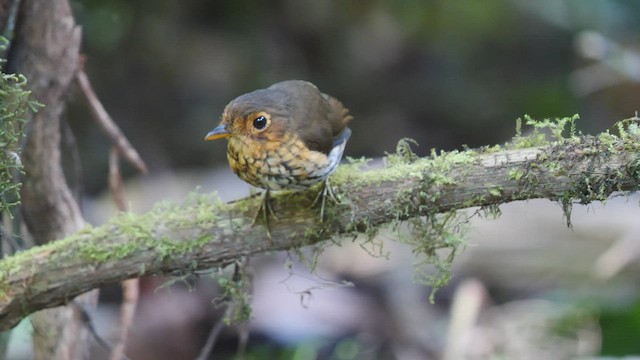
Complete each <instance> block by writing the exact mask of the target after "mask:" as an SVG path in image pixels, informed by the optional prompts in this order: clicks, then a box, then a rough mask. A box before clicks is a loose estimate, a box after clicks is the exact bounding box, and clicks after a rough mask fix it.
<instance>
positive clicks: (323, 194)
mask: <svg viewBox="0 0 640 360" xmlns="http://www.w3.org/2000/svg"><path fill="white" fill-rule="evenodd" d="M327 195H329V197H330V198H331V199H332V200H333V202H335V203H336V204H338V203H339V201H338V199H336V196H335V194H334V193H333V188H332V187H331V184H330V183H329V178H328V177H327V179H326V180H325V181H324V186H323V187H322V190H320V191H319V192H318V195H316V198H315V200H313V203H312V204H311V206H312V207H313V206H314V205H315V204H316V203H317V202H318V200H319V199H322V200H321V202H320V221H321V222H322V221H324V204H325V202H326V200H327Z"/></svg>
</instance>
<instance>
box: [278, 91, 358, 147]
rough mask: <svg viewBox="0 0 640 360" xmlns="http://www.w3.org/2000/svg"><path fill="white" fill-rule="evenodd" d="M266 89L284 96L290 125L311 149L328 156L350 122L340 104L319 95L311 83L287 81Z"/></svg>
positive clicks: (328, 97)
mask: <svg viewBox="0 0 640 360" xmlns="http://www.w3.org/2000/svg"><path fill="white" fill-rule="evenodd" d="M269 89H272V90H277V91H278V92H281V93H282V94H283V95H285V96H284V97H285V98H286V100H285V102H286V104H287V107H288V110H289V111H288V112H289V126H290V127H291V129H294V130H295V132H296V133H297V135H298V136H299V137H300V139H301V140H302V141H303V142H304V143H305V145H306V146H307V148H309V149H310V150H314V151H320V152H323V153H325V154H328V153H329V152H330V151H331V149H332V148H333V146H334V140H335V139H336V138H337V137H339V136H340V135H341V134H344V133H343V130H344V129H345V128H346V127H347V124H348V123H349V121H350V120H351V119H352V117H351V116H350V115H349V111H348V110H347V109H346V108H345V107H344V106H343V105H342V103H341V102H340V101H338V100H336V99H335V98H333V97H331V96H329V95H326V94H323V93H321V92H320V90H318V88H317V87H316V86H315V85H313V84H312V83H310V82H307V81H302V80H288V81H283V82H280V83H277V84H274V85H272V86H271V87H269Z"/></svg>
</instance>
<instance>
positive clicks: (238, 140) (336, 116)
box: [205, 80, 353, 237]
mask: <svg viewBox="0 0 640 360" xmlns="http://www.w3.org/2000/svg"><path fill="white" fill-rule="evenodd" d="M352 119H353V117H352V116H351V115H350V113H349V110H348V109H347V108H346V107H345V106H344V105H343V104H342V103H341V102H340V101H338V100H337V99H336V98H334V97H332V96H330V95H327V94H324V93H322V92H321V91H320V90H319V89H318V88H317V87H316V86H315V85H314V84H312V83H310V82H308V81H303V80H287V81H282V82H278V83H276V84H273V85H271V86H269V87H268V88H266V89H259V90H255V91H252V92H249V93H247V94H244V95H241V96H239V97H237V98H235V99H234V100H232V101H231V102H230V103H229V104H228V105H227V106H226V107H225V108H224V111H223V113H222V117H221V121H220V124H219V125H218V126H216V127H215V128H214V129H213V130H211V131H209V132H208V133H207V135H206V136H205V140H218V139H227V140H228V144H227V160H228V161H229V166H230V167H231V170H232V171H233V172H234V173H235V174H236V175H237V176H238V177H239V178H240V179H242V180H243V181H245V182H247V183H249V184H251V185H253V186H255V187H258V188H261V189H264V190H265V192H264V196H263V201H262V203H261V205H260V207H259V208H258V211H257V212H256V215H255V216H254V219H253V223H252V224H255V222H256V219H257V218H258V216H259V214H260V212H262V213H263V215H264V221H265V225H266V227H267V234H268V236H269V237H271V232H270V229H269V222H268V213H269V214H271V215H272V216H273V217H274V218H275V219H276V220H278V218H277V216H276V215H275V213H274V212H273V209H272V208H271V205H270V202H269V196H270V192H271V191H280V190H293V191H302V190H306V189H309V188H310V187H312V186H313V185H315V184H317V183H320V182H324V187H323V189H322V190H321V191H320V192H319V193H318V196H317V197H316V199H315V201H314V204H315V203H316V202H317V201H318V199H319V198H321V199H322V202H321V207H320V219H321V221H322V219H323V218H324V205H325V198H326V197H327V196H330V197H331V198H332V199H333V200H334V201H336V199H335V196H334V194H333V191H332V189H331V186H330V184H329V176H330V175H331V174H332V173H333V172H334V171H335V170H336V168H337V167H338V164H339V163H340V161H341V159H342V155H343V153H344V149H345V146H346V144H347V141H348V140H349V138H350V137H351V129H349V127H348V125H349V123H350V122H351V120H352Z"/></svg>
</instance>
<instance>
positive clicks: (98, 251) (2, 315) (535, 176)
mask: <svg viewBox="0 0 640 360" xmlns="http://www.w3.org/2000/svg"><path fill="white" fill-rule="evenodd" d="M627 125H628V124H627ZM563 126H564V125H563ZM536 131H537V130H536ZM558 134H559V133H558ZM538 135H539V134H538V133H537V132H536V133H534V135H533V136H528V137H526V138H525V137H522V136H520V135H518V136H516V138H514V140H513V141H512V142H511V143H510V144H509V145H508V146H507V147H506V148H505V147H502V148H497V147H494V148H485V149H481V150H465V151H460V152H458V151H454V152H448V153H441V154H432V156H431V157H428V158H417V157H416V156H415V155H414V154H413V153H412V152H411V151H410V149H409V147H408V143H407V142H401V144H400V145H399V148H398V152H397V153H396V154H393V155H390V156H388V157H387V158H386V161H385V165H384V166H383V167H380V168H375V169H364V170H363V167H366V165H364V164H363V163H362V162H353V163H352V164H350V165H343V166H341V167H340V169H339V170H338V171H337V172H336V174H334V176H333V177H332V183H333V186H334V189H335V190H337V193H338V196H339V197H340V199H341V204H331V203H330V202H329V205H328V209H327V219H325V221H324V222H320V221H319V216H318V209H317V208H310V204H311V203H312V201H313V198H314V197H315V194H316V191H317V190H318V189H317V188H314V189H312V190H310V191H307V192H303V193H282V194H279V195H276V196H274V198H273V206H274V210H275V212H276V213H277V214H278V217H279V219H280V220H279V221H271V233H272V239H269V238H267V233H266V230H265V227H264V226H263V225H262V224H256V225H255V226H252V225H251V221H252V218H253V214H254V211H255V210H256V209H257V207H258V205H259V201H260V199H259V198H258V197H250V198H246V199H242V200H240V201H236V202H232V203H227V204H224V203H221V202H220V201H219V200H217V199H216V198H215V196H204V195H194V196H192V197H191V198H190V199H188V200H187V201H186V202H185V203H184V204H181V205H170V204H160V205H158V206H156V207H155V208H154V210H152V211H150V212H148V213H146V214H142V215H134V214H122V215H119V216H116V217H114V218H113V219H111V220H110V221H109V222H108V223H107V224H105V225H103V226H100V227H96V228H87V229H85V230H83V231H81V232H79V233H77V234H75V235H73V236H69V237H67V238H65V239H62V240H58V241H55V242H53V243H50V244H48V245H44V246H40V247H36V248H33V249H30V250H28V251H25V252H23V253H20V254H18V255H15V256H13V257H10V258H6V259H4V260H2V261H0V330H4V329H8V328H11V327H12V326H14V325H15V324H17V322H18V321H19V320H20V319H22V318H23V317H25V316H27V315H29V314H30V313H32V312H34V311H37V310H39V309H43V308H48V307H53V306H56V305H60V304H64V303H66V302H68V301H70V300H71V299H73V298H74V297H75V296H77V295H78V294H81V293H83V292H85V291H88V290H90V289H93V288H96V287H99V286H102V285H105V284H109V283H114V282H118V281H121V280H124V279H127V278H132V277H137V276H140V275H148V274H175V273H181V274H185V273H192V272H195V271H197V270H203V269H210V268H217V267H223V266H225V265H227V264H229V263H232V262H234V261H236V260H237V259H239V258H242V257H244V256H247V255H251V254H256V253H264V252H269V251H277V250H285V249H291V248H296V247H300V246H304V245H308V244H313V243H317V242H321V241H325V240H329V239H333V238H339V237H353V236H355V235H357V234H367V235H371V234H374V233H375V232H376V230H377V228H378V227H379V226H381V225H385V224H397V223H398V222H400V221H404V220H408V219H412V218H416V217H420V216H428V217H429V216H434V215H435V214H437V213H443V212H450V211H453V210H457V209H462V208H468V207H475V206H481V207H487V206H495V205H498V204H502V203H506V202H510V201H514V200H522V199H533V198H548V199H551V200H556V201H559V202H560V203H561V204H563V208H565V209H570V206H569V205H570V204H571V203H572V202H573V201H579V202H582V203H588V202H590V201H594V200H604V199H606V198H607V197H608V196H609V195H610V194H611V193H612V192H614V191H634V190H636V189H637V188H638V183H639V178H640V152H639V150H640V144H639V143H638V140H639V139H640V131H638V129H637V126H636V125H635V123H633V122H632V123H631V125H628V126H624V127H623V126H621V132H620V135H613V134H610V133H608V132H607V133H604V134H601V135H599V136H597V137H593V136H576V135H575V134H573V133H572V136H569V137H568V138H561V139H557V140H556V141H554V142H547V141H546V140H544V138H543V137H540V136H538ZM555 135H557V134H554V136H555ZM529 145H536V146H533V147H526V148H520V147H522V146H529ZM567 219H569V216H568V214H567ZM421 241H423V242H429V241H431V239H429V238H423V239H422V240H421Z"/></svg>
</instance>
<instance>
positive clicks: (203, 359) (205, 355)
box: [195, 304, 233, 360]
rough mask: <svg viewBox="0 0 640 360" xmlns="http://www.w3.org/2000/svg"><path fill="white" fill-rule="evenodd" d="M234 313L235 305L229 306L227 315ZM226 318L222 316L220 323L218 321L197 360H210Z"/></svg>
mask: <svg viewBox="0 0 640 360" xmlns="http://www.w3.org/2000/svg"><path fill="white" fill-rule="evenodd" d="M232 312H233V304H229V308H228V309H227V313H232ZM225 318H226V316H222V317H220V319H218V321H216V323H215V325H214V326H213V328H211V331H210V332H209V336H207V342H205V344H204V346H203V347H202V350H200V354H198V357H196V358H195V360H207V359H209V355H210V354H211V350H213V346H214V345H215V344H216V341H217V340H218V336H220V333H221V332H222V329H224V326H225V323H224V319H225Z"/></svg>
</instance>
